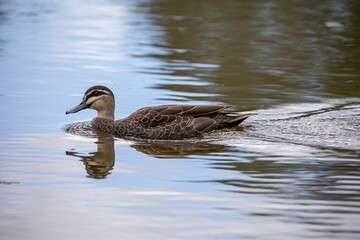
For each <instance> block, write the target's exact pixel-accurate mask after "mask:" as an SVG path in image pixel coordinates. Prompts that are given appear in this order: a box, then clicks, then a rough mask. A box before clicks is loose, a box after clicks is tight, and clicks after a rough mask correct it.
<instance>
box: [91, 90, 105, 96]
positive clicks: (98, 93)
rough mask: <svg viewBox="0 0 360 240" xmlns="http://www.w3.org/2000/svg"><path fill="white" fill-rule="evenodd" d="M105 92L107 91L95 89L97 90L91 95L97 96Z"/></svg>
mask: <svg viewBox="0 0 360 240" xmlns="http://www.w3.org/2000/svg"><path fill="white" fill-rule="evenodd" d="M103 94H105V93H103V92H99V91H95V92H93V93H92V94H91V95H92V96H94V97H96V96H100V95H103Z"/></svg>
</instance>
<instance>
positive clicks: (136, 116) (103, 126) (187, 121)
mask: <svg viewBox="0 0 360 240" xmlns="http://www.w3.org/2000/svg"><path fill="white" fill-rule="evenodd" d="M226 107H227V106H224V105H160V106H153V107H145V108H141V109H139V110H137V111H136V112H134V113H133V114H131V115H130V116H128V117H126V118H124V119H120V120H114V111H115V97H114V94H113V93H112V91H111V90H110V89H109V88H107V87H105V86H93V87H91V88H89V89H88V90H87V91H86V92H85V94H84V97H83V99H82V101H81V103H80V104H79V105H78V106H76V107H73V108H71V109H69V110H68V111H67V112H66V114H69V113H76V112H78V111H81V110H83V109H86V108H91V109H94V110H96V111H97V116H96V117H95V118H94V119H93V120H92V121H91V126H92V128H93V129H94V130H96V131H101V132H104V133H107V134H110V135H112V136H115V137H120V138H140V139H156V140H181V139H186V138H194V137H201V136H202V135H203V134H204V133H206V132H210V131H213V130H218V129H222V128H229V127H234V126H237V125H239V124H240V123H241V122H242V121H244V120H245V119H246V118H248V117H249V116H250V115H252V114H242V115H236V114H231V113H226V112H223V110H224V109H225V108H226Z"/></svg>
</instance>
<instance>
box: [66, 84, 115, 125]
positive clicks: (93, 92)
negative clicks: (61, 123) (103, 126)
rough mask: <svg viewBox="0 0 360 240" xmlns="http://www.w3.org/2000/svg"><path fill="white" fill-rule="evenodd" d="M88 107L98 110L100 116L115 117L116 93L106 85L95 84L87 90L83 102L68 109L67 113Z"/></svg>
mask: <svg viewBox="0 0 360 240" xmlns="http://www.w3.org/2000/svg"><path fill="white" fill-rule="evenodd" d="M86 108H91V109H94V110H96V111H97V115H98V117H101V118H110V119H114V111H115V97H114V94H113V93H112V91H111V90H110V89H109V88H107V87H105V86H93V87H91V88H89V89H88V90H86V92H85V94H84V97H83V99H82V101H81V103H80V104H79V105H77V106H76V107H73V108H71V109H69V110H68V111H66V114H69V113H76V112H79V111H81V110H84V109H86Z"/></svg>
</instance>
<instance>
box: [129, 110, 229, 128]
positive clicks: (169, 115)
mask: <svg viewBox="0 0 360 240" xmlns="http://www.w3.org/2000/svg"><path fill="white" fill-rule="evenodd" d="M226 107H227V106H224V105H161V106H154V107H145V108H142V109H140V110H138V111H136V112H134V113H133V114H131V115H130V116H129V117H128V118H127V120H128V121H130V122H137V123H139V124H141V125H142V126H143V127H144V128H149V127H156V126H159V125H168V124H171V123H174V124H175V123H176V124H180V125H182V126H183V127H186V126H190V125H193V126H194V127H195V126H196V128H199V130H200V129H205V128H207V127H208V126H210V125H212V124H213V120H212V119H210V118H206V116H209V115H211V114H214V113H218V112H221V111H222V110H223V109H225V108H226Z"/></svg>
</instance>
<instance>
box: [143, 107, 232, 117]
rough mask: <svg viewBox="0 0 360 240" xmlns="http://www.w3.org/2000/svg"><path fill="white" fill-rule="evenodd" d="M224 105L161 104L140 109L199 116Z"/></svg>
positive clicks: (163, 113) (210, 112)
mask: <svg viewBox="0 0 360 240" xmlns="http://www.w3.org/2000/svg"><path fill="white" fill-rule="evenodd" d="M226 107H227V106H225V105H161V106H155V107H146V108H142V109H140V110H152V111H156V112H157V113H159V114H162V115H175V116H194V117H200V116H207V115H210V114H213V113H217V112H221V111H222V110H223V109H225V108H226Z"/></svg>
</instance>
